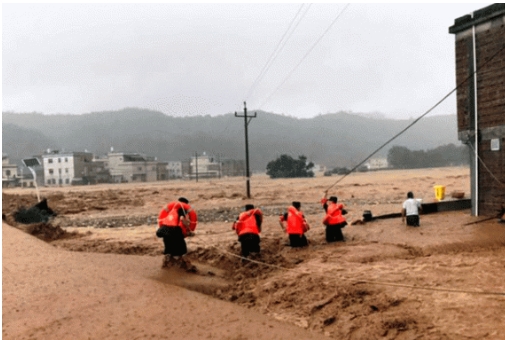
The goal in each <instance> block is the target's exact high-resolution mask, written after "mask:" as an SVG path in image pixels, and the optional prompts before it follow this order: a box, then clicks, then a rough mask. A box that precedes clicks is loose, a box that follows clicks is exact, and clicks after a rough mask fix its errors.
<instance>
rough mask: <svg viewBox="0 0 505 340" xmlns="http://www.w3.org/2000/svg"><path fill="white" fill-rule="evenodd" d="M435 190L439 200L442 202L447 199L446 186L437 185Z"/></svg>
mask: <svg viewBox="0 0 505 340" xmlns="http://www.w3.org/2000/svg"><path fill="white" fill-rule="evenodd" d="M433 189H435V197H436V199H437V200H439V201H441V200H443V199H444V197H445V186H443V185H435V186H434V187H433Z"/></svg>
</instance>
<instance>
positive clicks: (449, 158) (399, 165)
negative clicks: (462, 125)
mask: <svg viewBox="0 0 505 340" xmlns="http://www.w3.org/2000/svg"><path fill="white" fill-rule="evenodd" d="M388 163H389V165H390V166H391V167H392V168H396V169H419V168H435V167H441V166H454V165H467V164H469V156H468V151H467V149H466V147H465V146H464V145H462V146H459V147H458V146H455V145H454V144H447V145H443V146H439V147H437V148H435V149H431V150H427V151H424V150H415V151H411V150H409V149H407V148H406V147H403V146H393V147H392V148H391V149H389V152H388Z"/></svg>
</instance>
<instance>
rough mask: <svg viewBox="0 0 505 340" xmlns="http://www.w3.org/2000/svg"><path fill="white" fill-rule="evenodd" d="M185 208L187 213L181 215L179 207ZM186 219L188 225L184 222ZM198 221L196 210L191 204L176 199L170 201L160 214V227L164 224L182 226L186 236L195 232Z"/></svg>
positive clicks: (174, 226) (175, 226)
mask: <svg viewBox="0 0 505 340" xmlns="http://www.w3.org/2000/svg"><path fill="white" fill-rule="evenodd" d="M181 208H182V209H183V210H184V211H185V214H183V216H179V209H181ZM184 220H186V221H187V222H188V224H187V225H185V224H184V222H183V221H184ZM197 223H198V217H197V215H196V212H195V211H194V210H193V209H192V208H191V206H190V205H189V204H186V203H183V202H179V201H174V202H170V203H168V204H167V205H166V206H165V207H164V208H163V209H162V210H161V211H160V213H159V215H158V227H161V226H162V225H164V226H167V227H173V228H177V227H178V228H181V229H182V234H183V235H184V237H186V236H187V234H189V232H193V231H194V230H195V229H196V225H197Z"/></svg>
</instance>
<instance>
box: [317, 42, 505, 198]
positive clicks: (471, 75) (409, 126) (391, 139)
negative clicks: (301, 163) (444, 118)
mask: <svg viewBox="0 0 505 340" xmlns="http://www.w3.org/2000/svg"><path fill="white" fill-rule="evenodd" d="M503 50H505V45H503V46H502V47H501V48H500V49H499V50H498V52H496V53H495V54H493V55H492V56H491V57H490V58H489V59H488V60H486V61H485V62H484V63H483V64H482V65H481V66H480V67H479V68H476V69H475V71H474V72H473V73H472V74H470V75H469V76H468V77H466V78H465V80H463V81H462V82H460V83H459V84H458V85H457V86H456V87H455V88H454V89H453V90H452V91H450V92H449V93H448V94H446V95H445V96H444V97H443V98H442V99H441V100H439V101H438V102H437V103H436V104H435V105H433V106H432V107H431V108H430V109H429V110H428V111H426V112H425V113H423V114H422V115H421V116H419V117H418V118H417V119H416V120H414V121H413V122H412V123H410V124H409V125H407V127H406V128H404V129H403V130H401V131H400V132H398V133H397V134H396V135H394V136H393V137H392V138H390V139H389V140H388V141H387V142H385V143H384V144H382V145H381V146H380V147H379V148H377V149H376V150H375V151H374V152H372V153H371V154H370V155H368V156H367V157H366V158H365V159H364V160H363V161H361V162H360V163H359V164H358V165H356V166H355V167H354V168H352V169H351V170H350V171H349V172H348V173H346V174H345V175H343V176H342V177H341V178H339V179H338V180H337V181H336V182H335V183H333V184H332V185H330V186H329V187H328V189H326V192H328V190H330V189H331V188H332V187H334V186H335V185H336V184H337V183H339V182H340V181H341V180H343V179H344V178H346V177H347V176H348V175H349V174H351V173H352V172H353V171H355V170H356V169H357V168H359V167H360V166H361V165H362V164H363V163H365V162H366V161H367V160H368V159H369V158H370V157H372V156H373V155H375V154H376V153H377V152H379V151H380V150H381V149H382V148H384V147H385V146H386V145H388V144H389V143H391V142H392V141H393V140H395V139H396V138H397V137H399V136H400V135H401V134H403V133H404V132H405V131H407V130H408V129H410V128H411V127H412V125H414V124H416V123H417V122H418V121H419V120H421V119H422V118H424V116H426V115H427V114H428V113H430V112H431V111H433V110H434V109H435V108H436V107H437V106H438V105H440V104H441V103H442V102H443V101H445V100H446V99H447V98H448V97H449V96H450V95H451V94H453V93H454V92H456V90H457V89H458V88H460V87H461V86H462V85H463V84H464V83H466V82H467V81H468V80H469V79H471V78H472V77H473V76H474V75H475V74H476V73H477V71H480V70H481V69H482V68H484V66H486V65H487V64H488V63H489V62H490V61H491V60H493V59H494V58H495V57H496V56H497V55H498V54H500V53H501V52H502V51H503Z"/></svg>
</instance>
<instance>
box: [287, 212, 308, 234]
mask: <svg viewBox="0 0 505 340" xmlns="http://www.w3.org/2000/svg"><path fill="white" fill-rule="evenodd" d="M283 219H284V218H283ZM286 222H287V226H286V232H287V233H288V234H290V235H294V234H296V235H303V233H305V232H306V231H307V221H305V218H304V217H303V213H302V212H301V211H299V210H297V209H296V208H295V207H293V206H290V207H289V208H288V218H287V221H286Z"/></svg>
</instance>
